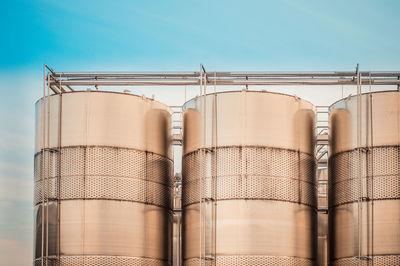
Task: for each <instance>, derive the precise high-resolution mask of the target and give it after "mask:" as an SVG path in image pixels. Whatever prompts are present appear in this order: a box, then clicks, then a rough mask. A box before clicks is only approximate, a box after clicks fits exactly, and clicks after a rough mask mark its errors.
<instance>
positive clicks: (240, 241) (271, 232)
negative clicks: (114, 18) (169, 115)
mask: <svg viewBox="0 0 400 266" xmlns="http://www.w3.org/2000/svg"><path fill="white" fill-rule="evenodd" d="M202 103H204V97H203V98H202V97H200V98H199V97H198V98H195V99H193V100H191V101H189V102H187V103H186V104H185V106H184V136H183V161H182V171H183V176H182V177H183V179H182V207H183V224H182V237H183V239H182V241H183V251H182V252H183V262H184V265H199V264H200V263H202V265H314V264H315V261H316V243H317V239H316V236H317V231H316V222H317V210H316V208H317V198H316V180H315V159H314V154H313V150H314V146H313V145H314V107H313V106H312V105H311V104H310V103H308V102H306V101H304V100H301V99H298V98H296V97H292V96H288V95H282V94H275V93H267V92H251V91H242V92H224V93H218V94H210V95H207V96H206V111H205V120H204V117H203V116H202V110H203V111H204V109H203V108H204V106H202ZM204 123H205V127H204Z"/></svg>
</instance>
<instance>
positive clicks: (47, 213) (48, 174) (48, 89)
mask: <svg viewBox="0 0 400 266" xmlns="http://www.w3.org/2000/svg"><path fill="white" fill-rule="evenodd" d="M49 81H50V78H49V76H47V84H49ZM47 97H48V99H47V144H46V146H47V150H48V157H47V160H48V161H47V176H46V193H47V197H46V199H45V200H46V265H48V264H49V195H50V190H49V187H50V183H49V182H50V181H49V180H50V179H49V178H50V163H51V156H50V155H51V152H50V86H49V85H47Z"/></svg>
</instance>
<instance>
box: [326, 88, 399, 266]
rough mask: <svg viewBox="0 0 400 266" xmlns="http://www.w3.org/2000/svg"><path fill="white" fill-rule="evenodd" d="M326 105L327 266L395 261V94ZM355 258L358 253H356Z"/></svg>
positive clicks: (397, 181) (397, 238) (396, 138)
mask: <svg viewBox="0 0 400 266" xmlns="http://www.w3.org/2000/svg"><path fill="white" fill-rule="evenodd" d="M361 99H362V101H361V104H362V110H361V113H360V119H361V138H360V139H359V146H357V98H356V97H351V98H349V99H345V100H341V101H339V102H337V103H335V104H334V105H332V106H331V107H330V138H331V139H330V158H329V242H330V254H329V256H330V260H331V264H332V265H355V264H356V265H399V256H400V244H399V243H400V183H399V180H400V93H399V92H394V91H389V92H376V93H372V94H364V95H362V96H361ZM360 256H361V257H360Z"/></svg>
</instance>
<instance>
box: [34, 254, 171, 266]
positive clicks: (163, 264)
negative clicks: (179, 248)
mask: <svg viewBox="0 0 400 266" xmlns="http://www.w3.org/2000/svg"><path fill="white" fill-rule="evenodd" d="M47 262H48V263H47V264H46V260H44V264H43V265H46V266H76V265H85V266H110V265H118V266H132V265H137V266H169V265H171V263H170V262H167V261H163V260H157V259H151V258H140V257H122V256H90V255H88V256H61V257H60V258H59V259H57V258H49V259H48V260H47ZM41 263H42V262H41V259H40V258H39V259H36V260H35V263H34V265H35V266H41V265H42V264H41Z"/></svg>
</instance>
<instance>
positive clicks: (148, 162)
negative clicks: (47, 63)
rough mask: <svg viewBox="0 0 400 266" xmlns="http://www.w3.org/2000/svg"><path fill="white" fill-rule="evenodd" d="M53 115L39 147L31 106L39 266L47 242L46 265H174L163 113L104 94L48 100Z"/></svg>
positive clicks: (156, 106)
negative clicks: (45, 143) (48, 132)
mask: <svg viewBox="0 0 400 266" xmlns="http://www.w3.org/2000/svg"><path fill="white" fill-rule="evenodd" d="M50 107H51V108H50V112H49V113H50V134H49V142H50V145H49V147H48V146H46V147H44V146H43V145H44V143H43V142H42V139H43V137H44V138H45V139H46V138H47V137H48V136H47V129H46V130H45V136H43V131H42V130H41V129H42V123H43V121H45V119H44V117H43V112H42V110H43V109H42V108H43V102H42V100H39V101H38V102H37V104H36V112H37V113H36V117H37V121H36V127H37V128H36V148H35V160H34V161H35V167H34V168H35V172H34V180H35V264H36V263H40V264H41V263H42V258H41V256H42V250H41V249H42V242H43V247H44V248H45V249H46V246H47V242H48V257H46V258H44V263H45V265H46V264H48V265H93V266H94V265H96V266H97V265H171V263H172V207H173V206H172V205H173V198H172V192H173V180H172V172H173V164H172V150H171V145H170V139H171V138H170V137H171V136H170V134H171V133H170V111H169V108H168V107H167V106H165V105H163V104H161V103H158V102H155V101H153V100H151V99H146V98H142V97H138V96H134V95H130V94H122V93H105V92H76V93H66V94H62V95H54V96H51V97H50ZM60 129H61V130H60ZM59 134H61V136H60V135H59ZM44 148H46V149H44ZM47 210H48V215H47ZM42 214H44V215H42ZM43 218H44V220H43ZM47 224H48V229H47ZM42 228H43V229H44V232H43V233H44V238H43V241H42ZM43 253H44V256H46V253H47V252H46V250H43Z"/></svg>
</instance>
